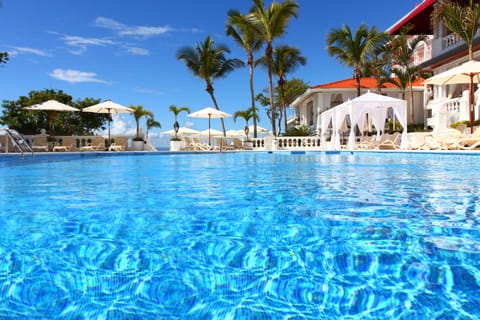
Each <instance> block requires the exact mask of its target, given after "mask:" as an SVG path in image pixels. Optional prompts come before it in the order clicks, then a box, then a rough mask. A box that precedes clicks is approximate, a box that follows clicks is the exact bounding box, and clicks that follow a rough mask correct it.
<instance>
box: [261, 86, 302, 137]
mask: <svg viewBox="0 0 480 320" xmlns="http://www.w3.org/2000/svg"><path fill="white" fill-rule="evenodd" d="M308 88H310V85H309V84H308V83H306V82H304V81H303V80H301V79H296V78H294V79H292V80H289V81H286V82H285V83H284V90H283V92H284V99H285V104H286V105H287V106H288V105H291V104H292V102H293V101H295V99H296V98H298V97H299V96H301V95H302V94H304V93H305V91H306V90H307V89H308ZM263 91H264V92H265V93H267V92H268V88H267V89H265V90H263ZM255 100H257V101H258V103H260V105H262V106H263V107H265V112H266V114H267V117H268V118H269V119H270V120H271V112H272V109H271V108H270V99H269V97H267V96H266V95H264V94H263V93H259V94H257V95H256V97H255ZM281 103H282V101H281V98H280V89H279V87H278V86H277V87H275V90H274V104H275V107H274V108H273V111H274V112H275V119H278V127H279V128H280V125H281V120H282V113H281V112H280V111H281V110H280V108H279V106H280V105H281Z"/></svg>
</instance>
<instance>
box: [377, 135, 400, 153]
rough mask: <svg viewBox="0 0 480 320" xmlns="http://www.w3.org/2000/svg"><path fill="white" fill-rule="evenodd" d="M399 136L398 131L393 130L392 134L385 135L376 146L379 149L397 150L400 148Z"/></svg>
mask: <svg viewBox="0 0 480 320" xmlns="http://www.w3.org/2000/svg"><path fill="white" fill-rule="evenodd" d="M401 137H402V136H401V135H400V132H395V133H394V134H393V135H391V136H390V135H389V136H387V137H386V139H385V140H383V141H382V142H381V143H380V144H378V146H377V148H378V149H379V150H398V149H400V143H399V142H400V139H401Z"/></svg>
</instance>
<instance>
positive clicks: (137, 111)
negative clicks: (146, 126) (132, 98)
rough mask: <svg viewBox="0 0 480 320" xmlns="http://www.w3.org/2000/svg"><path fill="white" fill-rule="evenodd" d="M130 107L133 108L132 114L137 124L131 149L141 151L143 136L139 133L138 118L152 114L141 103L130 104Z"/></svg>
mask: <svg viewBox="0 0 480 320" xmlns="http://www.w3.org/2000/svg"><path fill="white" fill-rule="evenodd" d="M130 108H131V109H132V110H133V116H134V117H135V122H136V124H137V132H136V135H135V137H134V138H133V140H132V149H133V150H134V151H142V150H143V146H144V144H145V138H144V137H143V136H141V135H140V119H141V118H142V117H146V116H151V117H153V114H152V113H151V112H150V111H148V110H147V109H145V108H143V106H141V105H137V106H130Z"/></svg>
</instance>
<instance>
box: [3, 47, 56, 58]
mask: <svg viewBox="0 0 480 320" xmlns="http://www.w3.org/2000/svg"><path fill="white" fill-rule="evenodd" d="M12 48H13V50H11V51H9V52H8V54H9V55H12V56H14V55H18V54H34V55H37V56H42V57H51V56H52V55H51V54H49V53H47V52H45V51H43V50H39V49H34V48H26V47H12Z"/></svg>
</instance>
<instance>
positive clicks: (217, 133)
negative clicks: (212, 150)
mask: <svg viewBox="0 0 480 320" xmlns="http://www.w3.org/2000/svg"><path fill="white" fill-rule="evenodd" d="M208 135H211V136H217V137H218V136H223V132H222V131H220V130H217V129H206V130H202V131H200V132H198V133H197V134H196V136H204V137H205V136H208Z"/></svg>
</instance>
